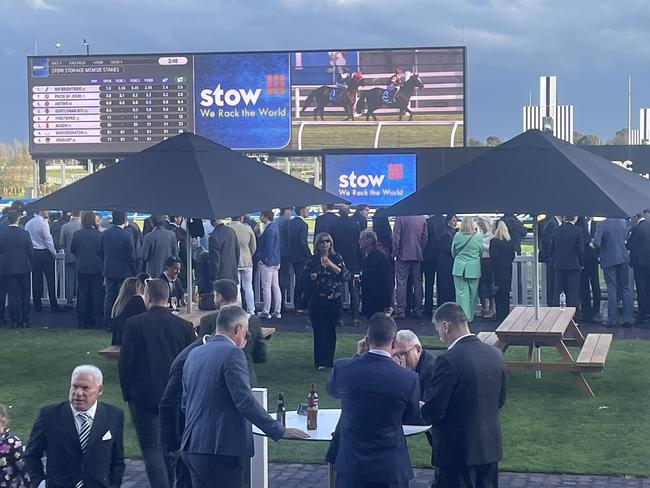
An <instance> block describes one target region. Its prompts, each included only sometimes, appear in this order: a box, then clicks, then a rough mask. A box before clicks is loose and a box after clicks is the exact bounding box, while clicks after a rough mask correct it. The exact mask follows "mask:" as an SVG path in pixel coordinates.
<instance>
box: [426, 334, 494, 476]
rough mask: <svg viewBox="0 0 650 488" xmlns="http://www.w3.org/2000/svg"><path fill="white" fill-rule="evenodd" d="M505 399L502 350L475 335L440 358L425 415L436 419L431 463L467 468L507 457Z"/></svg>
mask: <svg viewBox="0 0 650 488" xmlns="http://www.w3.org/2000/svg"><path fill="white" fill-rule="evenodd" d="M505 400H506V370H505V365H504V361H503V353H502V352H501V351H500V350H499V349H497V348H496V347H494V346H489V345H487V344H484V343H483V342H481V341H480V340H479V339H478V338H477V337H476V336H468V337H465V338H463V339H461V340H460V341H458V342H457V343H456V344H455V345H454V347H453V348H451V349H450V350H448V351H447V352H445V353H443V354H441V355H440V356H438V357H437V358H436V363H435V368H434V373H433V386H432V389H431V396H430V399H429V400H428V401H427V403H426V404H425V405H424V406H423V407H422V417H423V418H424V420H425V421H426V422H431V423H432V424H433V432H432V434H433V442H434V446H433V457H432V464H433V465H434V466H440V467H455V468H458V467H463V466H476V465H480V464H490V463H495V462H498V461H500V460H501V459H502V458H503V450H502V445H501V425H500V423H499V409H500V408H501V407H502V406H503V404H504V403H505Z"/></svg>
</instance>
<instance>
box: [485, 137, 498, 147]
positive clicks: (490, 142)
mask: <svg viewBox="0 0 650 488" xmlns="http://www.w3.org/2000/svg"><path fill="white" fill-rule="evenodd" d="M485 142H486V145H487V146H488V147H495V146H498V145H499V144H501V139H499V138H498V137H497V136H487V139H485Z"/></svg>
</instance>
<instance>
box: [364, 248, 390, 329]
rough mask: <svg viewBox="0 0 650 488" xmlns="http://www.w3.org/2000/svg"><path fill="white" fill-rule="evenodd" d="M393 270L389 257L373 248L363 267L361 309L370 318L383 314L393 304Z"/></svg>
mask: <svg viewBox="0 0 650 488" xmlns="http://www.w3.org/2000/svg"><path fill="white" fill-rule="evenodd" d="M393 287H394V282H393V270H392V269H391V265H390V261H389V260H388V256H386V255H385V254H384V253H383V252H381V251H380V250H378V249H377V248H376V247H375V248H373V249H372V250H371V251H370V252H369V253H368V255H367V256H366V259H365V260H364V261H363V264H362V265H361V296H362V300H361V309H362V312H363V314H364V315H366V316H368V317H369V316H370V315H372V314H373V313H375V312H382V311H383V310H384V309H386V308H388V307H390V306H391V304H392V300H393Z"/></svg>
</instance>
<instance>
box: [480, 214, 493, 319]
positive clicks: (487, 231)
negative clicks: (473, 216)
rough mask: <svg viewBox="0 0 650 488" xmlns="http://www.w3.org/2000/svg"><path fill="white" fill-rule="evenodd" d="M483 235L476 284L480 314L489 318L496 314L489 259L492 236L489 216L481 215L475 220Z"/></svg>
mask: <svg viewBox="0 0 650 488" xmlns="http://www.w3.org/2000/svg"><path fill="white" fill-rule="evenodd" d="M476 223H477V225H478V228H479V231H480V232H481V237H483V253H482V254H481V280H480V281H479V284H478V296H479V299H480V300H481V316H482V317H483V318H486V319H491V318H492V317H494V315H495V314H496V310H495V305H494V291H493V290H494V278H493V274H492V263H491V261H490V241H492V238H493V237H494V234H493V233H492V221H491V220H490V218H489V217H481V218H479V219H478V221H477V222H476Z"/></svg>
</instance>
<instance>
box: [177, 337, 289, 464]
mask: <svg viewBox="0 0 650 488" xmlns="http://www.w3.org/2000/svg"><path fill="white" fill-rule="evenodd" d="M181 408H182V410H183V412H184V413H185V430H184V432H183V440H182V449H183V451H185V452H189V453H196V454H217V455H223V456H236V457H252V456H253V431H252V428H251V422H252V423H254V424H255V425H257V426H258V427H259V428H260V429H261V430H262V431H263V432H265V433H266V434H267V435H268V436H269V437H271V438H272V439H274V440H278V439H280V438H281V437H282V436H283V435H284V432H285V429H284V427H283V426H282V424H281V423H280V422H278V421H276V420H273V419H272V418H271V417H270V416H269V414H268V413H267V412H266V411H265V410H264V409H263V408H262V406H261V405H260V404H259V403H258V402H257V400H255V397H253V394H252V392H251V386H250V381H249V372H248V366H247V364H246V354H245V353H244V351H243V350H241V349H240V348H238V347H237V346H235V344H234V343H233V342H232V341H231V340H230V339H229V338H228V337H225V336H222V335H217V336H214V337H212V338H210V339H209V340H208V341H207V342H206V343H205V345H203V346H201V347H197V348H196V349H194V350H193V351H191V352H190V354H189V356H188V357H187V361H186V362H185V366H184V368H183V398H182V406H181Z"/></svg>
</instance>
